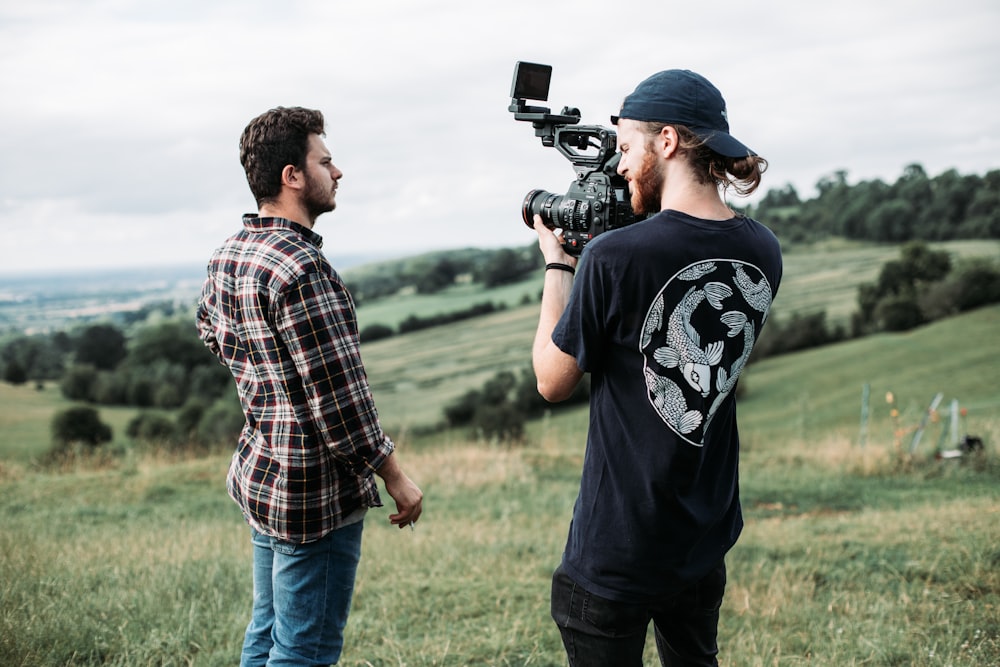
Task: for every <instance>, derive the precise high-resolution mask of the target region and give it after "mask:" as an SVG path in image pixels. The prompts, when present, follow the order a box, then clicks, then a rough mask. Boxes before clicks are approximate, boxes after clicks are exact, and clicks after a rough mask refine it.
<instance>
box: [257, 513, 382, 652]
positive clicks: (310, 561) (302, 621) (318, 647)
mask: <svg viewBox="0 0 1000 667" xmlns="http://www.w3.org/2000/svg"><path fill="white" fill-rule="evenodd" d="M363 527H364V522H362V521H359V522H357V523H353V524H350V525H348V526H344V527H343V528H340V529H339V530H335V531H333V532H332V533H330V534H329V535H327V536H326V537H324V538H322V539H320V540H317V541H316V542H309V543H307V544H296V543H293V542H284V541H282V540H279V539H276V538H273V537H268V536H267V535H262V534H261V533H258V532H257V531H255V530H251V541H252V543H253V616H252V617H251V619H250V624H249V625H248V626H247V630H246V636H245V637H244V640H243V654H242V656H241V659H240V665H241V667H257V666H263V665H268V667H279V666H280V667H285V666H291V665H295V666H296V667H303V666H305V665H316V666H319V665H323V666H324V667H326V666H328V665H332V664H336V662H337V660H339V659H340V651H341V649H342V648H343V646H344V626H346V625H347V614H348V613H349V612H350V609H351V596H352V595H353V593H354V576H355V573H356V572H357V569H358V561H359V560H360V557H361V532H362V529H363Z"/></svg>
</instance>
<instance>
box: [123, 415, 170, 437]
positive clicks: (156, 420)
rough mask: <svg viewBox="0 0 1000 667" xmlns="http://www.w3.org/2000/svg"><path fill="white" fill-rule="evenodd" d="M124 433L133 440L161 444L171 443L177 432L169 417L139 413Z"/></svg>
mask: <svg viewBox="0 0 1000 667" xmlns="http://www.w3.org/2000/svg"><path fill="white" fill-rule="evenodd" d="M125 433H126V435H128V436H129V437H130V438H132V439H134V440H142V441H145V442H157V443H162V442H171V441H173V440H174V439H175V436H176V433H177V430H176V428H175V426H174V422H173V421H172V420H171V419H170V418H169V417H166V416H164V415H161V414H157V413H154V412H140V413H139V414H138V415H136V416H135V417H133V418H132V420H131V421H130V422H129V423H128V426H126V427H125Z"/></svg>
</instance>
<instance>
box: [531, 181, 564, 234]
mask: <svg viewBox="0 0 1000 667" xmlns="http://www.w3.org/2000/svg"><path fill="white" fill-rule="evenodd" d="M561 201H562V197H561V196H559V195H554V194H552V193H551V192H546V191H545V190H532V191H531V192H529V193H528V194H527V195H526V196H525V197H524V202H523V203H522V204H521V218H522V219H523V220H524V224H526V225H528V227H531V228H532V229H534V228H535V220H534V217H535V214H536V213H537V214H538V215H540V216H542V222H543V223H545V226H546V227H548V228H549V229H556V228H558V227H559V226H560V225H559V224H557V223H556V221H554V220H553V219H552V215H553V210H555V211H558V209H559V203H560V202H561Z"/></svg>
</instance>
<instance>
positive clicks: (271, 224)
mask: <svg viewBox="0 0 1000 667" xmlns="http://www.w3.org/2000/svg"><path fill="white" fill-rule="evenodd" d="M243 226H244V227H245V228H246V229H247V230H249V231H251V232H267V231H272V230H275V229H287V230H289V231H292V232H295V233H296V234H299V235H301V236H303V237H305V239H306V240H307V241H309V242H310V243H312V244H313V245H315V246H316V247H317V248H322V247H323V237H322V236H320V235H319V234H317V233H316V232H314V231H313V230H311V229H309V228H308V227H306V226H305V225H300V224H299V223H297V222H295V221H294V220H289V219H288V218H276V217H270V218H262V217H260V216H259V215H257V214H256V213H244V214H243Z"/></svg>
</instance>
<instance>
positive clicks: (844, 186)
mask: <svg viewBox="0 0 1000 667" xmlns="http://www.w3.org/2000/svg"><path fill="white" fill-rule="evenodd" d="M816 191H817V193H818V194H817V195H816V196H815V197H813V198H812V199H806V200H802V199H800V197H799V193H798V192H797V191H796V190H795V187H794V186H792V185H791V184H789V185H785V186H784V187H781V188H777V189H772V190H769V191H768V192H767V194H765V195H764V197H763V198H762V199H761V200H760V202H759V203H758V204H757V205H756V206H753V207H751V208H750V209H749V213H750V214H751V215H752V216H753V217H754V218H756V219H757V220H760V221H761V222H763V223H764V224H766V225H767V226H769V227H770V228H771V229H772V230H774V232H775V233H776V234H777V235H778V238H780V239H781V240H782V243H784V244H786V246H787V244H788V243H794V242H800V241H805V242H808V241H813V240H818V239H823V238H826V237H830V236H836V237H843V238H848V239H856V240H860V241H873V242H876V243H905V242H907V241H951V240H956V239H997V238H1000V170H992V171H989V172H987V173H986V174H985V175H983V176H979V175H976V174H967V175H962V174H959V173H958V172H957V171H956V170H954V169H949V170H947V171H945V172H943V173H941V174H939V175H937V176H934V177H930V176H928V175H927V172H926V171H925V170H924V168H923V167H922V166H921V165H920V164H917V163H914V164H911V165H909V166H907V167H906V168H905V169H904V170H903V173H902V175H901V176H900V177H899V178H898V179H896V181H895V182H894V183H891V184H890V183H885V182H884V181H882V180H880V179H873V180H866V181H861V182H859V183H856V184H854V185H851V184H850V183H848V180H847V171H844V170H840V171H836V172H834V173H832V174H830V175H828V176H824V177H823V178H821V179H820V180H819V182H817V183H816Z"/></svg>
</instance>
